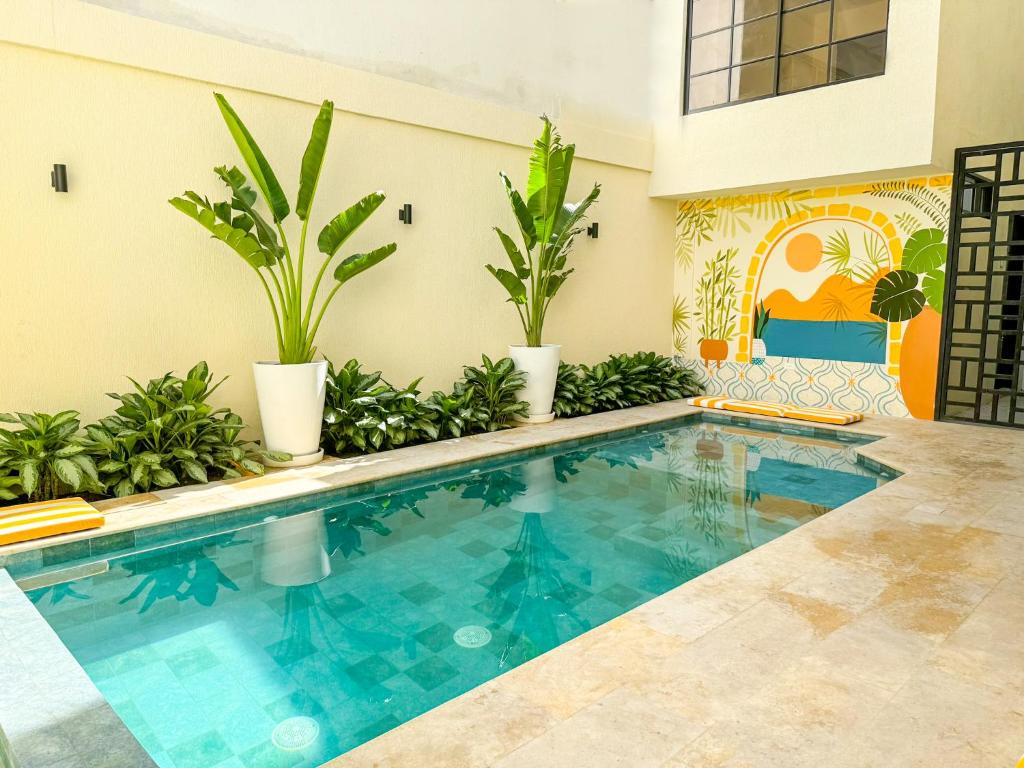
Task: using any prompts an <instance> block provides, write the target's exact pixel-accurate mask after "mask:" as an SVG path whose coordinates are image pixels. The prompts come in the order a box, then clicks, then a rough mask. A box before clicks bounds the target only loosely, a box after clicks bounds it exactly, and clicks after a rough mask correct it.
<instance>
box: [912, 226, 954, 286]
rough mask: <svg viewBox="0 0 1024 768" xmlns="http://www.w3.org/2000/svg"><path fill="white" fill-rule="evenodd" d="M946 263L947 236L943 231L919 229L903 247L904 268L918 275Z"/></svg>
mask: <svg viewBox="0 0 1024 768" xmlns="http://www.w3.org/2000/svg"><path fill="white" fill-rule="evenodd" d="M945 263H946V235H945V233H944V232H943V231H942V230H941V229H919V230H918V231H917V232H915V233H914V234H913V235H911V236H910V239H909V240H907V244H906V245H905V246H903V268H904V269H907V270H909V271H911V272H914V273H916V274H918V275H923V274H926V273H928V272H932V271H933V270H936V269H938V268H939V267H941V266H942V265H943V264H945Z"/></svg>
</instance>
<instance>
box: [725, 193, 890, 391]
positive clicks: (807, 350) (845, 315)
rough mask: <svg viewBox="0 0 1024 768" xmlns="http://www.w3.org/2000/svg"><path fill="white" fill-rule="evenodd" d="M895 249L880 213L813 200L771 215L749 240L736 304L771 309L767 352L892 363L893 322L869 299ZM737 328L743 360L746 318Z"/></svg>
mask: <svg viewBox="0 0 1024 768" xmlns="http://www.w3.org/2000/svg"><path fill="white" fill-rule="evenodd" d="M758 251H760V253H758ZM901 254H902V246H901V243H900V240H899V238H898V233H897V232H896V229H895V227H894V225H893V224H892V223H891V222H890V221H889V218H888V217H887V216H886V215H885V214H884V213H881V212H880V211H873V210H870V209H868V208H863V207H859V206H858V207H853V206H850V205H844V204H833V205H828V206H825V205H822V206H816V207H813V208H811V209H809V210H805V211H801V212H800V213H797V214H794V215H792V216H789V217H787V218H786V219H783V220H781V221H779V222H777V223H776V224H775V226H773V227H772V228H771V229H770V230H769V231H768V233H767V234H766V235H765V238H764V239H763V240H762V241H761V242H760V243H759V244H758V245H757V246H756V248H755V251H754V255H753V257H752V258H751V260H750V264H749V268H748V280H747V285H748V286H749V290H748V292H747V294H746V295H745V296H744V298H743V302H742V306H744V307H750V308H751V309H750V310H748V311H747V312H745V314H748V313H752V312H753V311H754V309H755V308H759V307H763V308H764V309H766V310H768V311H769V312H770V322H768V323H767V324H766V326H765V329H764V334H763V341H764V342H765V345H766V347H767V349H769V350H771V354H772V355H775V356H778V357H793V358H801V359H809V360H838V361H844V362H852V363H872V364H878V365H886V364H888V365H889V367H890V368H893V369H897V367H898V360H897V351H898V349H897V346H896V344H897V343H898V341H899V337H898V334H897V333H895V332H893V331H896V330H898V329H890V327H889V324H888V323H886V322H885V321H884V320H883V319H882V318H880V317H879V316H878V315H876V314H874V313H873V312H872V311H871V300H872V297H873V294H874V290H875V286H876V284H877V282H878V280H879V279H881V277H882V276H884V275H885V274H887V273H889V272H891V271H893V270H895V269H898V268H899V266H900V256H901ZM740 331H741V336H740V339H739V344H738V347H739V349H738V350H737V360H740V361H749V360H750V359H751V356H752V346H753V335H754V334H753V321H752V320H751V322H748V323H746V324H741V328H740ZM744 358H745V360H744ZM893 373H894V374H895V373H896V370H893Z"/></svg>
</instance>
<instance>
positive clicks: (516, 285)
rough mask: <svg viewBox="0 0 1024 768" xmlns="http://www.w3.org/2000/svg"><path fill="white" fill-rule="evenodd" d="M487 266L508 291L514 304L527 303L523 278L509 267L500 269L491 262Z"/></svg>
mask: <svg viewBox="0 0 1024 768" xmlns="http://www.w3.org/2000/svg"><path fill="white" fill-rule="evenodd" d="M486 266H487V271H488V272H490V273H491V274H492V275H494V278H495V279H496V280H497V281H498V282H499V283H501V284H502V286H504V288H505V290H506V291H508V295H509V299H508V300H509V301H511V302H512V303H514V304H525V303H526V286H525V285H524V284H523V281H522V280H520V279H519V278H518V277H516V276H515V275H514V274H512V273H511V272H509V271H508V270H507V269H498V268H496V267H493V266H492V265H490V264H488V265H486Z"/></svg>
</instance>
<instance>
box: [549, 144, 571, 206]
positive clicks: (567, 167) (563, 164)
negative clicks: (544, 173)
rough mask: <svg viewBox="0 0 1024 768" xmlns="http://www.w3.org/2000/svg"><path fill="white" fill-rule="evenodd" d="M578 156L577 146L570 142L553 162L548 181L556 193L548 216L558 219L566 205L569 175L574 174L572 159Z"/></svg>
mask: <svg viewBox="0 0 1024 768" xmlns="http://www.w3.org/2000/svg"><path fill="white" fill-rule="evenodd" d="M575 156H576V147H575V145H573V144H570V145H569V146H567V147H563V148H562V149H561V150H559V151H558V152H557V153H556V154H555V157H554V158H553V160H552V163H551V172H550V177H549V178H548V183H549V184H551V185H552V187H553V188H554V189H553V192H554V194H553V195H552V198H551V200H550V201H549V203H548V210H547V217H548V218H550V219H554V220H555V221H557V216H558V214H559V213H561V211H562V206H563V205H565V193H566V191H567V190H568V189H569V176H570V175H571V174H572V161H573V158H574V157H575Z"/></svg>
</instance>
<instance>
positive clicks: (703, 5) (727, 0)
mask: <svg viewBox="0 0 1024 768" xmlns="http://www.w3.org/2000/svg"><path fill="white" fill-rule="evenodd" d="M731 22H732V0H693V18H692V19H691V20H690V34H691V35H703V34H704V33H705V32H711V31H712V30H715V29H722V28H723V27H728V26H729V24H730V23H731Z"/></svg>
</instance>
